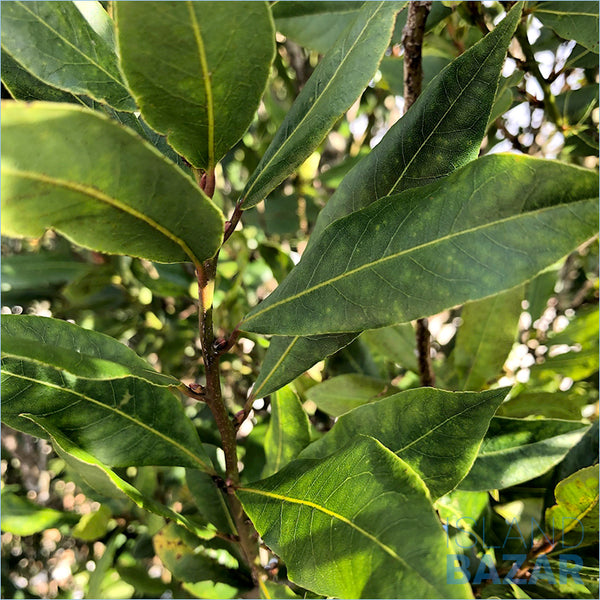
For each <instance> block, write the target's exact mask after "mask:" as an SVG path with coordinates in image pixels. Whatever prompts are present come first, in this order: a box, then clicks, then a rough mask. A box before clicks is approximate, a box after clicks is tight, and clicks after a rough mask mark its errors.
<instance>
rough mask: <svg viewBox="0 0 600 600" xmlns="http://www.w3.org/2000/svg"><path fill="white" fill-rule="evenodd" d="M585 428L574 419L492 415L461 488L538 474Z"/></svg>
mask: <svg viewBox="0 0 600 600" xmlns="http://www.w3.org/2000/svg"><path fill="white" fill-rule="evenodd" d="M587 430H588V426H587V425H585V424H584V423H580V422H577V421H561V420H558V419H511V418H508V417H495V418H494V419H492V422H491V423H490V428H489V431H488V433H487V435H486V437H485V439H484V440H483V444H482V445H481V450H480V451H479V455H478V456H477V460H476V461H475V463H474V464H473V468H472V469H471V471H470V472H469V474H468V475H467V476H466V477H465V479H463V481H462V482H461V483H460V486H459V487H460V489H462V490H468V491H473V492H478V491H485V490H496V489H503V488H507V487H510V486H513V485H517V484H519V483H523V482H524V481H529V480H530V479H535V478H536V477H539V476H540V475H542V474H543V473H545V472H546V471H548V470H550V469H551V468H552V467H553V466H555V465H557V464H558V463H559V462H560V461H561V460H562V459H563V458H564V457H565V455H566V454H567V452H568V451H569V449H570V448H571V447H572V446H574V445H575V444H576V443H577V442H578V441H579V440H580V439H581V438H582V437H583V435H584V434H585V432H586V431H587Z"/></svg>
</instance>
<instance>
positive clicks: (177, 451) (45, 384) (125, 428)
mask: <svg viewBox="0 0 600 600" xmlns="http://www.w3.org/2000/svg"><path fill="white" fill-rule="evenodd" d="M2 375H3V377H2V420H3V421H4V422H5V423H6V424H7V425H9V426H10V427H13V428H15V429H19V430H20V431H25V432H26V433H29V434H31V435H36V436H38V437H47V435H46V434H45V433H44V431H43V430H42V429H40V427H38V426H36V425H33V424H32V423H31V421H30V420H28V419H24V418H23V417H21V414H22V413H30V414H32V415H34V416H39V417H45V418H46V419H47V421H48V422H49V423H50V425H52V426H53V427H56V428H57V429H59V430H60V431H61V432H63V433H64V434H65V435H67V436H68V437H69V439H70V440H71V441H72V442H73V443H74V444H75V445H76V446H79V447H80V448H81V449H82V450H84V451H86V452H89V453H90V454H91V455H92V456H95V457H96V458H97V459H98V460H100V461H101V462H102V463H104V464H107V465H110V466H114V467H119V466H130V465H132V466H143V465H169V466H170V465H178V466H185V467H192V468H198V469H202V470H205V471H208V472H210V473H214V470H213V469H212V466H211V465H210V461H209V459H208V457H207V456H206V453H205V452H204V449H203V447H202V444H201V443H200V440H199V439H198V435H197V433H196V431H195V429H194V426H193V425H192V422H191V421H190V420H189V419H188V418H187V417H186V416H185V413H184V411H183V408H182V406H181V404H180V402H179V400H178V399H177V398H175V396H173V394H171V392H169V391H168V390H166V389H164V388H160V387H156V386H154V385H150V384H148V383H146V382H145V381H143V380H141V379H136V378H133V377H129V378H126V379H114V380H108V381H99V380H91V379H80V378H77V377H76V376H74V375H71V374H70V373H67V372H65V371H60V370H58V369H54V368H52V367H47V366H44V365H41V364H39V363H36V362H31V361H28V360H20V359H13V358H4V359H3V360H2ZM107 440H110V443H107Z"/></svg>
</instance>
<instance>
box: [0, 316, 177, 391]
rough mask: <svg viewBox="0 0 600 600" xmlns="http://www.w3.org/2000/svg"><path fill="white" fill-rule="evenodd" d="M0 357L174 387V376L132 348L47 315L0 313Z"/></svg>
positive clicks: (86, 376) (82, 375) (94, 376)
mask: <svg viewBox="0 0 600 600" xmlns="http://www.w3.org/2000/svg"><path fill="white" fill-rule="evenodd" d="M0 327H1V329H2V357H3V358H4V357H10V358H13V359H20V360H23V361H32V362H35V363H37V364H39V365H45V366H48V367H54V368H56V369H60V370H62V371H64V372H65V373H70V374H71V375H74V376H75V377H78V378H81V379H100V380H105V379H121V378H124V377H137V378H139V379H143V380H144V381H147V382H148V383H151V384H152V385H158V386H164V387H170V386H172V387H177V386H179V385H181V382H180V381H179V380H178V379H176V378H175V377H171V376H169V375H163V374H162V373H158V372H157V371H155V370H154V369H153V368H152V367H151V366H150V365H149V364H148V363H147V362H146V361H145V360H144V359H142V358H140V357H139V356H138V355H137V354H136V353H135V352H134V351H133V350H131V349H130V348H128V347H127V346H125V345H124V344H121V343H120V342H118V341H117V340H115V339H114V338H111V337H109V336H107V335H104V334H102V333H98V332H96V331H90V330H88V329H83V328H81V327H78V326H77V325H74V324H72V323H67V322H66V321H60V320H59V319H51V318H47V317H36V316H31V315H4V316H3V317H2V320H1V322H0Z"/></svg>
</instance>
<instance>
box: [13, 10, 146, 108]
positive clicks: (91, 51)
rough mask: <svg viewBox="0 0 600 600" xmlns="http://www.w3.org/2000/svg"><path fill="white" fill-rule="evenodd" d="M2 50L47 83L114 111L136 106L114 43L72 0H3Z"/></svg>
mask: <svg viewBox="0 0 600 600" xmlns="http://www.w3.org/2000/svg"><path fill="white" fill-rule="evenodd" d="M2 48H3V49H4V50H5V52H7V53H8V54H9V55H10V56H11V57H12V58H13V59H14V60H15V61H17V63H18V64H19V65H20V66H22V67H23V68H24V69H26V70H27V71H29V72H30V73H31V74H32V75H34V76H35V77H36V78H38V79H40V80H41V81H43V82H44V83H47V84H48V85H50V86H53V87H57V88H59V89H61V90H65V91H66V92H70V93H72V94H84V95H86V96H89V97H90V98H93V99H94V100H97V101H99V102H104V103H106V104H109V105H110V106H113V107H114V108H116V109H118V110H127V111H133V110H135V102H134V100H133V98H132V97H131V95H130V93H129V90H128V89H127V87H126V86H125V84H124V83H123V80H122V79H121V74H120V72H119V67H118V61H117V55H116V53H115V49H114V47H112V46H111V45H110V44H109V43H108V42H107V38H106V36H104V37H103V36H101V35H99V34H98V33H97V32H96V31H94V29H93V28H92V27H91V26H90V24H89V23H88V21H87V20H86V18H85V17H84V16H83V15H82V13H81V11H79V10H78V9H77V8H76V6H75V4H74V3H73V2H21V1H15V0H11V1H10V2H5V3H4V4H3V5H2Z"/></svg>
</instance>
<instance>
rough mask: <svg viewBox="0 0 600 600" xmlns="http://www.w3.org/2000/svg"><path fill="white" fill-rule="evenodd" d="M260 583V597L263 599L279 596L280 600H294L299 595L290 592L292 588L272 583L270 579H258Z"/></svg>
mask: <svg viewBox="0 0 600 600" xmlns="http://www.w3.org/2000/svg"><path fill="white" fill-rule="evenodd" d="M259 585H260V597H261V598H264V599H265V600H271V599H272V598H279V599H281V600H284V599H285V600H287V599H290V600H295V599H297V598H299V597H300V596H297V595H296V594H294V592H292V590H291V589H290V588H289V587H288V586H287V585H283V584H281V583H273V582H271V581H265V582H263V581H262V580H261V581H259Z"/></svg>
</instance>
